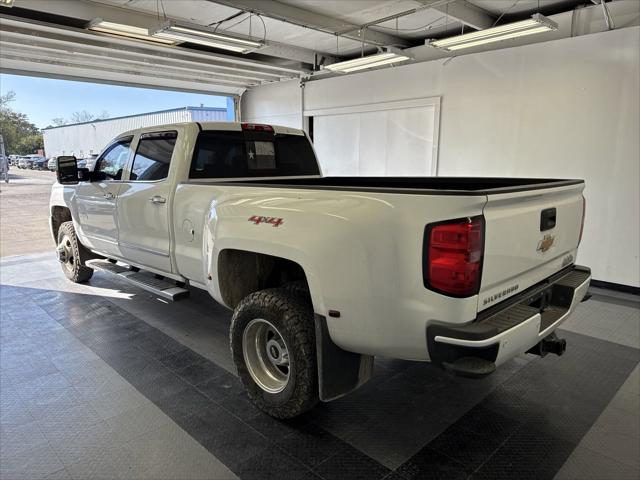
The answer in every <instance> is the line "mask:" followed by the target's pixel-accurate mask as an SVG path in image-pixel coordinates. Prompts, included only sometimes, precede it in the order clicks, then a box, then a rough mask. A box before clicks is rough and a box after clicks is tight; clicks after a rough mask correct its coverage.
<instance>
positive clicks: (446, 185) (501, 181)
mask: <svg viewBox="0 0 640 480" xmlns="http://www.w3.org/2000/svg"><path fill="white" fill-rule="evenodd" d="M198 183H201V182H198ZM203 183H206V182H203ZM216 183H218V184H219V183H223V184H226V185H236V186H241V185H246V186H254V187H257V186H265V187H278V188H309V189H319V190H350V191H371V192H379V193H410V194H422V195H429V194H431V195H445V194H446V195H483V194H496V193H509V192H519V191H526V190H538V189H544V188H555V187H563V186H567V185H576V184H580V183H584V181H583V180H572V179H553V178H506V177H322V178H279V179H255V180H240V181H232V180H230V181H224V182H216Z"/></svg>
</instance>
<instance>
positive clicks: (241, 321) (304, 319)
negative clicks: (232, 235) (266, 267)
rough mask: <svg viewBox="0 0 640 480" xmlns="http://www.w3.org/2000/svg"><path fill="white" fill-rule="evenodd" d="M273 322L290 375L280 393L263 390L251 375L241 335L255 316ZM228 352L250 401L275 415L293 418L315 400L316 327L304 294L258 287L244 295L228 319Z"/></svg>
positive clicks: (316, 387)
mask: <svg viewBox="0 0 640 480" xmlns="http://www.w3.org/2000/svg"><path fill="white" fill-rule="evenodd" d="M258 318H260V319H264V320H267V321H268V322H270V323H271V324H273V325H274V326H275V327H276V329H277V330H278V332H279V333H280V334H281V335H282V337H283V340H284V341H285V343H286V345H287V348H288V351H289V361H290V365H289V378H288V381H287V385H286V387H285V388H284V390H282V391H281V392H279V393H270V392H267V391H266V390H263V389H262V388H261V387H260V386H259V385H258V384H257V383H256V382H255V381H254V380H253V378H252V377H251V374H250V373H249V370H248V369H247V366H246V364H245V360H244V355H243V350H242V337H243V333H244V330H245V328H246V327H247V325H248V324H249V322H251V321H252V320H254V319H258ZM230 343H231V354H232V356H233V361H234V362H235V365H236V368H237V370H238V375H239V377H240V380H241V381H242V383H243V385H244V387H245V389H246V391H247V394H248V395H249V398H250V399H251V401H252V402H253V403H254V404H255V405H256V406H257V407H258V408H259V409H260V410H262V411H264V412H265V413H267V414H268V415H271V416H272V417H276V418H283V419H284V418H293V417H296V416H298V415H300V414H302V413H304V412H306V411H307V410H310V409H311V408H313V407H314V406H315V405H316V404H317V403H318V400H319V399H318V370H317V368H318V367H317V360H316V346H315V326H314V319H313V308H312V307H311V303H310V302H308V301H306V300H305V299H304V298H303V296H301V295H299V294H298V293H295V292H290V291H287V290H285V289H282V288H273V289H268V290H261V291H258V292H255V293H252V294H250V295H248V296H247V297H245V298H244V299H243V300H242V301H241V302H240V303H239V304H238V306H237V307H236V308H235V311H234V314H233V318H232V320H231V332H230Z"/></svg>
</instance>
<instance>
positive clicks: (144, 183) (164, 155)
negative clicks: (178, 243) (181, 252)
mask: <svg viewBox="0 0 640 480" xmlns="http://www.w3.org/2000/svg"><path fill="white" fill-rule="evenodd" d="M177 136H178V132H176V131H168V132H154V133H144V134H142V135H141V136H140V140H139V141H138V146H137V148H136V152H135V156H134V157H133V163H132V165H131V169H130V170H131V173H130V176H129V180H128V181H126V182H124V183H123V186H122V190H121V192H120V194H119V196H118V229H119V232H120V233H119V235H120V236H119V240H118V243H119V245H120V251H121V252H122V255H123V257H124V258H129V259H132V260H133V259H135V260H136V262H135V263H137V264H139V265H142V266H145V267H148V268H150V269H153V270H157V271H160V272H166V273H170V272H171V271H172V268H171V256H170V248H171V231H170V226H169V221H170V207H171V202H170V200H171V195H172V193H173V182H172V181H171V180H170V177H169V173H170V164H171V157H172V156H173V152H174V147H175V144H176V139H177Z"/></svg>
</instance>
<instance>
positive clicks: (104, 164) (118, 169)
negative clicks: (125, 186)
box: [95, 137, 132, 180]
mask: <svg viewBox="0 0 640 480" xmlns="http://www.w3.org/2000/svg"><path fill="white" fill-rule="evenodd" d="M131 140H132V139H131V138H130V137H129V138H124V139H122V140H119V141H117V142H116V143H114V144H113V145H112V146H111V147H109V149H108V150H107V151H106V152H104V153H103V154H102V156H101V157H100V158H99V159H98V161H97V164H96V168H95V172H96V173H98V175H99V177H102V178H104V179H105V180H121V179H122V172H123V170H124V167H125V166H126V165H127V160H128V159H129V152H130V150H129V147H130V146H131Z"/></svg>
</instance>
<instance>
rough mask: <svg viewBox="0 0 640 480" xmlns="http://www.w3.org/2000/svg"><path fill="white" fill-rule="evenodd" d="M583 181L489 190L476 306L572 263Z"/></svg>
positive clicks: (493, 301) (492, 302) (484, 305)
mask: <svg viewBox="0 0 640 480" xmlns="http://www.w3.org/2000/svg"><path fill="white" fill-rule="evenodd" d="M583 190H584V183H577V184H573V185H567V186H562V187H551V188H548V189H536V190H523V191H516V192H509V193H495V194H491V193H490V192H489V193H488V195H487V203H486V205H485V208H484V218H485V242H484V259H483V268H482V280H481V284H480V292H479V295H478V310H479V311H481V310H484V309H486V308H489V307H491V306H493V305H495V304H497V303H499V302H500V301H502V300H504V299H506V298H509V297H511V296H513V295H516V294H517V293H520V292H522V291H523V290H525V289H527V288H528V287H530V286H532V285H535V284H536V283H538V282H540V281H542V280H544V279H545V278H548V277H550V276H551V275H553V274H554V273H556V272H558V271H559V270H561V269H562V268H563V267H566V266H567V265H570V264H572V263H574V261H575V256H576V249H577V247H578V243H579V241H580V232H581V228H582V227H581V225H582V218H583V209H584V203H583V197H582V191H583Z"/></svg>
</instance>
